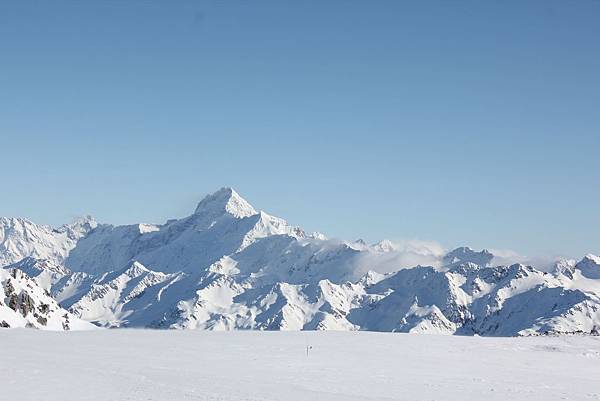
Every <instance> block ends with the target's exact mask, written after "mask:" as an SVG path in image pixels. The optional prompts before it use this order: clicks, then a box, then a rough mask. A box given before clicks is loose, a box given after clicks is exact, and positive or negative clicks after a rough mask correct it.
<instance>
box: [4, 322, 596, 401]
mask: <svg viewBox="0 0 600 401" xmlns="http://www.w3.org/2000/svg"><path fill="white" fill-rule="evenodd" d="M0 344H2V353H1V355H2V357H1V358H0V388H1V389H2V397H1V398H2V399H7V400H13V401H29V400H32V401H33V400H35V401H39V400H44V401H69V400H74V401H75V400H77V401H85V400H90V401H103V400H111V401H113V400H135V401H138V400H201V401H238V400H239V401H241V400H245V401H267V400H269V401H275V400H277V401H281V400H290V401H295V400H299V401H302V400H311V401H318V400H333V401H338V400H339V401H342V400H344V401H347V400H380V401H384V400H410V401H420V400H427V401H431V400H444V401H452V400H482V399H485V400H502V401H504V400H509V399H510V400H544V401H549V400H584V401H585V400H600V338H598V337H575V336H565V337H527V338H489V337H488V338H482V337H459V336H436V335H410V334H397V333H369V332H246V331H238V332H205V331H152V330H128V329H124V330H101V331H87V332H85V331H84V332H45V331H37V330H27V329H12V330H2V331H0ZM307 345H308V346H311V347H312V349H311V350H310V354H309V356H308V357H307V355H306V347H307Z"/></svg>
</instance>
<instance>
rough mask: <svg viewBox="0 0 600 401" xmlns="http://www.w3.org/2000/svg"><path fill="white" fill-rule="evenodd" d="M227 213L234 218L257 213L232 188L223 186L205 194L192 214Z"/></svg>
mask: <svg viewBox="0 0 600 401" xmlns="http://www.w3.org/2000/svg"><path fill="white" fill-rule="evenodd" d="M223 213H228V214H230V215H232V216H234V217H236V218H243V217H249V216H253V215H255V214H257V212H256V210H255V209H254V208H253V207H252V205H250V204H249V203H248V202H247V201H246V200H245V199H244V198H242V197H241V196H240V195H239V194H238V193H237V192H236V191H235V190H234V189H233V188H230V187H223V188H221V189H219V190H218V191H217V192H215V193H213V194H210V195H207V196H206V197H205V198H204V199H202V201H200V203H199V204H198V207H196V211H195V212H194V214H196V215H209V216H217V215H220V214H223Z"/></svg>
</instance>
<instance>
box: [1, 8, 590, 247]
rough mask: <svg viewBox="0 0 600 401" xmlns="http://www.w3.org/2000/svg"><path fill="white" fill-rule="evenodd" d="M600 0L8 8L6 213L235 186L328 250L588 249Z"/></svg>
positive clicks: (40, 216) (145, 208)
mask: <svg viewBox="0 0 600 401" xmlns="http://www.w3.org/2000/svg"><path fill="white" fill-rule="evenodd" d="M599 21H600V1H597V0H580V1H569V2H567V1H560V0H545V1H521V0H519V1H517V0H514V1H475V0H473V1H445V0H444V1H442V0H440V1H397V0H394V1H375V2H369V1H358V0H357V1H227V2H217V1H211V2H202V1H162V0H145V1H142V0H128V1H120V0H119V1H118V0H104V1H85V0H70V1H65V0H63V1H61V0H57V1H52V2H47V1H41V0H39V1H2V0H0V139H1V141H0V152H1V160H2V166H3V168H2V172H3V174H2V181H1V187H0V188H2V190H1V193H2V195H1V197H0V215H4V216H25V217H29V218H31V219H33V220H34V221H38V222H41V223H47V224H53V225H57V224H60V223H62V222H64V221H67V220H69V219H71V218H72V217H73V216H75V215H78V214H82V213H91V214H93V215H95V216H96V217H97V218H98V219H99V220H100V221H103V222H112V223H133V222H139V221H147V222H162V221H164V220H165V219H167V218H170V217H179V216H184V215H186V214H189V213H191V212H192V211H193V209H194V207H195V205H196V203H197V201H198V200H199V199H200V198H202V196H203V195H204V194H205V193H207V192H212V191H214V190H216V189H218V188H219V187H221V186H233V187H234V188H236V189H237V190H238V192H240V194H242V196H244V197H245V198H246V199H248V200H249V201H250V202H251V203H252V204H253V205H254V206H255V207H257V208H259V209H264V210H266V211H268V212H270V213H272V214H275V215H278V216H281V217H284V218H286V219H288V220H289V221H290V222H291V223H294V224H299V225H302V226H303V227H305V228H306V229H308V230H319V231H322V232H325V233H326V234H328V235H330V236H334V237H341V238H348V239H355V238H358V237H363V238H365V239H367V240H371V241H375V240H378V239H381V238H392V239H400V238H402V239H412V238H418V239H423V240H425V239H427V240H437V241H440V242H441V243H442V244H444V245H446V246H454V245H462V244H466V245H471V246H474V247H491V248H510V249H515V250H517V251H519V252H522V253H525V254H541V253H553V254H563V255H572V256H580V255H581V254H583V253H586V252H596V253H600V163H599V160H600V159H599V156H600V23H599Z"/></svg>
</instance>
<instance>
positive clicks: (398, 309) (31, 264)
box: [0, 188, 600, 336]
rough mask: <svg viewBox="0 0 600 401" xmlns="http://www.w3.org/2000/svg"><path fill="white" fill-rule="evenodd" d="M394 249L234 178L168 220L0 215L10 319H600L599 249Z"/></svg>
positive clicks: (484, 324)
mask: <svg viewBox="0 0 600 401" xmlns="http://www.w3.org/2000/svg"><path fill="white" fill-rule="evenodd" d="M411 252H413V253H414V254H415V255H417V256H419V257H422V258H424V259H423V260H427V258H428V257H430V256H431V255H430V254H429V253H431V251H430V250H422V249H417V248H415V249H413V250H411ZM428 252H429V253H428ZM398 255H399V250H398V249H397V246H396V245H395V244H393V243H392V242H390V241H382V242H380V243H377V244H374V245H368V244H366V243H365V242H364V241H361V240H359V241H355V242H346V241H339V240H329V239H327V238H325V236H323V235H322V234H318V233H315V234H307V233H306V232H304V231H303V230H302V229H300V228H298V227H294V226H291V225H289V224H288V223H287V222H286V221H285V220H282V219H280V218H277V217H274V216H271V215H269V214H267V213H265V212H262V211H260V212H259V211H256V210H255V209H254V208H253V207H252V206H251V205H250V204H249V203H248V202H247V201H246V200H244V199H243V198H242V197H241V196H239V195H238V194H237V193H236V192H235V191H234V190H233V189H231V188H223V189H221V190H219V191H217V192H215V193H214V194H212V195H209V196H207V197H206V198H205V199H203V200H202V201H201V202H200V203H199V204H198V206H197V208H196V210H195V211H194V213H193V214H192V215H190V216H188V217H185V218H182V219H175V220H169V221H167V222H166V223H165V224H162V225H152V224H136V225H127V226H112V225H104V224H98V223H96V221H95V220H94V219H92V218H90V217H86V218H83V219H80V220H77V221H76V222H74V223H73V224H70V225H65V226H62V227H60V228H58V229H53V228H51V227H47V226H40V225H36V224H34V223H32V222H30V221H28V220H25V219H14V218H0V266H3V267H4V270H0V280H1V282H2V286H3V288H4V295H5V296H4V298H1V297H0V324H2V325H4V326H10V327H18V326H25V325H28V326H33V327H38V328H50V329H64V328H71V329H73V328H89V327H92V326H91V325H90V324H89V323H87V322H92V323H94V324H95V325H99V326H103V327H150V328H177V329H205V330H233V329H259V330H375V331H399V332H415V333H444V334H465V335H473V334H479V335H494V336H513V335H535V334H561V333H584V334H585V333H587V334H597V333H598V331H600V258H599V257H596V256H594V255H588V256H586V257H584V258H583V259H582V260H581V261H580V262H577V263H575V262H573V261H566V260H561V261H557V263H556V265H555V268H554V269H553V271H551V272H545V271H541V270H537V269H535V268H534V267H532V266H526V265H523V264H518V263H517V264H511V265H507V266H495V265H494V263H493V261H494V255H493V254H492V253H490V252H488V251H486V250H484V251H481V252H475V251H473V250H472V249H470V248H458V249H455V250H453V251H451V252H448V253H446V254H443V255H439V256H440V257H439V258H438V259H439V263H435V266H421V265H419V266H415V267H410V266H405V265H403V264H402V262H401V260H402V259H401V258H399V257H398ZM392 270H395V271H393V272H391V273H390V271H392ZM0 295H1V294H0ZM15 299H17V301H15ZM23 305H25V306H23ZM41 305H44V306H43V307H42V306H41ZM59 305H60V306H59ZM42 312H43V313H42ZM66 320H68V322H67V323H65V321H66ZM42 322H45V324H42Z"/></svg>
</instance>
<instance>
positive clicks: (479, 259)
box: [443, 246, 494, 267]
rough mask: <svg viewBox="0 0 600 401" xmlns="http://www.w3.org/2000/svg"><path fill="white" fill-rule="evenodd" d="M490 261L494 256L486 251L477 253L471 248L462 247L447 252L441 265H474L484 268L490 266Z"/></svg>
mask: <svg viewBox="0 0 600 401" xmlns="http://www.w3.org/2000/svg"><path fill="white" fill-rule="evenodd" d="M492 259H494V255H493V254H492V253H491V252H490V251H488V250H487V249H483V250H482V251H479V252H477V251H475V250H473V249H472V248H469V247H467V246H462V247H459V248H456V249H454V250H452V251H450V252H448V253H447V254H446V255H445V256H444V258H443V264H444V265H445V266H450V265H455V264H461V263H474V264H476V265H479V266H482V267H485V266H489V265H490V263H491V261H492Z"/></svg>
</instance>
